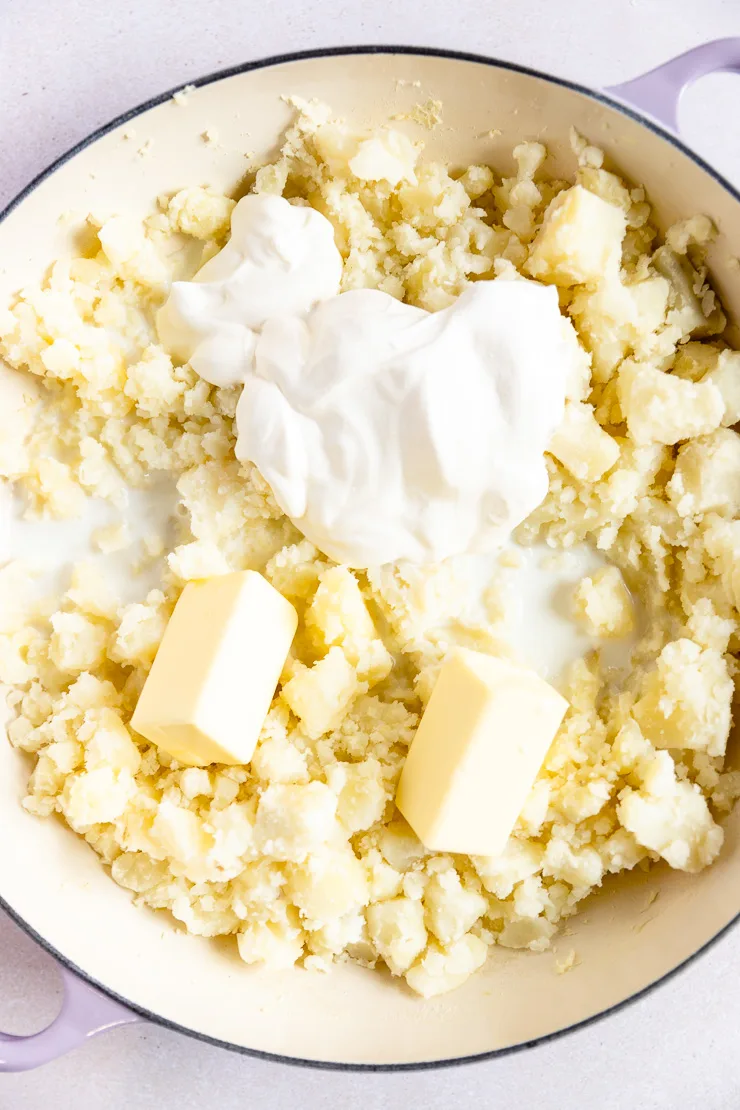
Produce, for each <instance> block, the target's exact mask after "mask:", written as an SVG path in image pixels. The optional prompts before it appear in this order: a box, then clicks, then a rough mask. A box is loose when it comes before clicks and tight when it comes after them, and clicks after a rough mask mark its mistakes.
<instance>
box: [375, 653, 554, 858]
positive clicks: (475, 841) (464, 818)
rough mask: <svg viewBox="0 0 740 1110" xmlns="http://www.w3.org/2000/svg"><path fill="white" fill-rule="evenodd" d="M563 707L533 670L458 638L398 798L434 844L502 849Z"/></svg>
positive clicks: (489, 852)
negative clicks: (472, 648) (461, 642)
mask: <svg viewBox="0 0 740 1110" xmlns="http://www.w3.org/2000/svg"><path fill="white" fill-rule="evenodd" d="M567 709H568V702H567V701H566V700H565V698H563V697H561V695H560V694H559V693H558V692H557V690H554V689H553V688H552V686H549V685H548V683H546V682H545V681H544V680H543V679H541V678H540V677H539V676H538V675H537V674H535V673H534V671H531V670H528V669H527V668H525V667H520V666H517V665H515V664H513V663H510V662H508V661H507V660H504V659H497V658H495V657H493V656H490V655H484V654H482V653H481V652H477V651H470V650H468V649H464V648H457V649H455V650H454V651H452V652H451V653H450V655H448V656H447V658H446V659H445V661H444V663H443V665H442V669H441V670H440V673H439V678H438V679H437V682H436V684H435V687H434V690H433V691H432V696H431V698H430V699H429V704H428V706H427V708H426V710H425V712H424V715H423V717H422V719H421V723H420V725H419V728H418V731H417V733H416V736H415V737H414V739H413V741H412V744H411V747H410V749H409V754H408V758H407V760H406V763H405V766H404V769H403V773H402V775H401V779H400V782H399V785H398V794H397V796H396V805H397V806H398V808H399V810H400V811H401V813H402V814H403V815H404V817H405V818H406V820H407V821H408V823H409V824H410V825H411V827H412V828H413V830H414V832H415V833H416V835H417V836H418V837H419V839H420V840H421V841H422V842H423V843H424V844H425V845H426V847H427V848H429V849H430V850H432V851H436V852H464V853H466V854H468V855H480V856H496V855H498V854H499V853H500V852H502V851H503V849H504V847H505V845H506V841H507V840H508V838H509V836H510V834H511V831H512V829H513V828H514V825H515V824H516V821H517V818H518V816H519V814H520V813H521V811H522V809H523V808H524V804H525V802H526V800H527V797H528V795H529V792H530V790H531V788H532V784H533V782H534V780H535V778H536V776H537V773H538V772H539V770H540V767H541V766H542V763H543V761H544V758H545V756H546V755H547V751H548V748H549V747H550V745H551V743H552V741H553V739H554V737H555V733H556V732H557V730H558V728H559V727H560V723H561V721H562V719H563V717H564V716H565V712H566V710H567Z"/></svg>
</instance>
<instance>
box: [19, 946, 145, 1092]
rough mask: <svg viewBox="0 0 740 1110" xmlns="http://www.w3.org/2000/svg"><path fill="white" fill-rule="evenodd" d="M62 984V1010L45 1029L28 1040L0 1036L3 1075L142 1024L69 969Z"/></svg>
mask: <svg viewBox="0 0 740 1110" xmlns="http://www.w3.org/2000/svg"><path fill="white" fill-rule="evenodd" d="M62 980H63V983H64V1000H63V1002H62V1008H61V1009H60V1011H59V1013H58V1014H57V1016H56V1017H55V1018H54V1020H53V1021H52V1022H51V1024H50V1025H48V1026H47V1027H46V1029H42V1030H41V1031H40V1032H39V1033H32V1034H31V1035H30V1036H26V1037H16V1036H13V1035H12V1034H10V1033H0V1072H15V1071H29V1070H30V1069H31V1068H38V1067H41V1065H42V1064H48V1063H49V1062H50V1061H51V1060H56V1059H57V1057H58V1056H63V1055H64V1054H65V1053H66V1052H70V1051H71V1050H72V1049H73V1048H77V1047H78V1045H81V1044H82V1043H83V1042H84V1041H86V1040H89V1038H90V1037H94V1036H96V1034H98V1033H103V1032H105V1030H106V1029H114V1028H115V1027H116V1026H117V1025H129V1024H131V1023H132V1022H135V1021H139V1020H141V1019H140V1018H139V1017H138V1016H137V1015H136V1014H134V1013H132V1012H131V1010H127V1009H126V1007H125V1006H123V1005H121V1003H120V1002H115V1001H114V1000H113V999H112V998H108V997H106V995H104V994H101V993H100V992H99V991H97V990H95V988H94V987H91V986H89V985H88V984H87V983H85V982H83V980H82V979H79V978H78V977H77V976H76V975H73V974H72V972H71V971H67V969H66V968H62Z"/></svg>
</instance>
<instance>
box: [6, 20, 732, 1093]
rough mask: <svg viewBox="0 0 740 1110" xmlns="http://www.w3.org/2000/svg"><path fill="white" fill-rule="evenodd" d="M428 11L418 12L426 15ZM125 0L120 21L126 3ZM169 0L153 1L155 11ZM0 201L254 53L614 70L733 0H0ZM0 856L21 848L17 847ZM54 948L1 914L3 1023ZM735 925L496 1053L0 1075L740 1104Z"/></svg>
mask: <svg viewBox="0 0 740 1110" xmlns="http://www.w3.org/2000/svg"><path fill="white" fill-rule="evenodd" d="M415 11H416V12H418V15H415V14H414V12H415ZM114 12H115V15H114V14H113V13H114ZM152 12H155V13H156V14H151V13H152ZM0 24H1V26H2V30H1V31H0V74H2V89H3V97H2V99H1V100H0V151H1V152H2V153H1V155H0V208H2V207H3V206H4V204H5V203H6V202H7V201H8V200H10V199H11V197H12V196H14V195H15V193H16V192H17V191H18V190H19V189H20V188H22V187H23V186H24V185H25V184H26V183H27V182H28V181H29V180H30V179H31V178H32V177H33V176H34V175H35V174H36V173H38V172H39V171H40V170H41V169H43V168H44V167H45V166H46V165H47V164H48V163H49V162H50V161H52V160H53V159H54V158H56V157H57V155H59V154H60V153H62V152H63V151H64V150H66V149H67V148H68V147H70V146H71V145H72V144H74V143H75V142H77V141H78V140H80V139H82V138H84V137H85V136H86V135H87V134H88V133H89V132H90V131H91V130H93V129H94V128H96V127H98V126H99V125H100V124H102V123H105V122H106V121H107V120H109V119H110V118H111V117H113V116H115V115H117V114H119V113H120V112H122V111H124V110H126V109H127V108H129V107H131V106H133V105H135V104H137V103H139V102H140V101H142V100H145V99H146V98H147V97H150V96H152V95H154V94H156V93H158V92H161V91H162V90H164V89H166V88H168V87H170V86H174V85H177V84H186V83H187V82H188V81H190V80H192V79H194V78H197V77H198V76H200V75H202V74H206V73H209V72H211V71H213V70H216V69H220V68H223V67H227V66H231V65H235V64H238V63H239V62H243V61H246V60H248V59H250V58H257V57H260V56H265V55H269V54H276V53H283V52H285V51H291V50H300V49H307V48H310V47H317V46H326V45H339V44H349V43H408V44H417V45H429V46H445V47H453V48H457V49H460V50H471V51H477V52H489V53H490V54H492V55H494V56H498V57H500V58H504V59H508V60H511V61H516V62H520V63H523V64H526V65H530V66H534V67H536V68H541V69H544V70H549V71H551V72H554V73H557V74H560V75H562V76H565V77H570V78H573V79H575V80H577V81H580V82H582V83H584V84H587V85H592V86H598V85H608V84H614V83H616V82H619V81H622V80H625V79H627V78H629V77H631V76H636V75H637V74H638V73H641V72H643V71H644V70H646V69H648V68H650V67H651V66H652V65H655V64H657V63H658V62H660V61H662V60H665V59H667V58H669V57H671V56H672V55H674V54H677V53H679V52H680V51H682V50H685V49H687V48H688V47H689V46H693V45H695V44H697V43H699V42H702V41H707V40H709V39H712V38H718V37H721V36H724V35H740V4H738V0H701V3H697V0H456V2H455V3H454V4H451V3H449V0H447V2H443V0H425V3H424V5H423V7H422V6H421V5H419V4H411V3H405V4H401V3H391V2H390V0H374V2H373V3H368V2H367V0H273V3H272V4H267V3H262V4H257V3H255V2H254V0H251V2H250V0H200V2H199V3H195V2H193V0H168V2H167V3H166V4H164V3H162V4H158V3H151V0H126V2H125V3H123V2H120V0H119V2H117V3H115V4H114V3H112V2H110V0H109V2H107V3H106V2H103V3H101V2H100V0H57V2H56V3H55V4H50V3H49V0H24V2H23V3H12V0H0ZM738 92H740V86H739V85H738V78H737V77H732V76H718V77H711V78H707V79H706V80H705V81H703V82H702V83H701V85H700V86H698V87H696V88H695V89H694V90H692V91H691V93H690V94H689V95H687V97H686V98H685V105H684V110H683V112H682V126H683V132H684V136H685V137H686V139H687V140H688V141H689V142H690V143H691V144H692V145H693V146H694V147H695V148H696V149H698V150H699V151H700V152H701V153H702V154H703V155H704V156H705V157H706V158H707V159H709V160H710V161H712V162H713V163H714V164H715V165H716V166H717V167H718V168H719V169H721V170H722V171H723V172H724V173H725V174H726V175H727V176H728V177H729V178H730V179H731V180H734V181H736V182H738V183H740V133H738V128H737V97H738ZM2 850H8V848H7V847H5V846H3V849H2ZM57 1000H58V984H57V977H56V972H55V970H54V967H53V965H52V964H51V961H50V960H49V959H48V958H47V957H46V955H45V954H44V953H42V952H40V951H39V949H37V948H36V947H35V946H34V944H33V943H32V942H31V941H30V940H29V939H28V938H27V937H25V936H24V935H23V934H22V933H21V932H20V931H19V930H18V929H17V928H16V927H15V926H14V925H13V924H12V923H11V922H10V921H8V920H6V919H4V918H2V916H1V915H0V1028H2V1029H4V1030H7V1031H12V1032H16V1033H25V1032H30V1031H31V1030H33V1029H36V1028H39V1027H41V1025H43V1024H44V1023H45V1021H48V1020H49V1019H50V1018H51V1017H52V1016H53V1014H54V1012H55V1005H56V1003H57ZM739 1029H740V929H736V930H735V931H734V933H731V934H730V936H728V937H726V938H725V939H724V940H723V941H721V942H720V943H719V944H718V945H716V946H715V947H714V948H713V949H712V951H711V952H710V953H709V954H708V955H706V956H705V957H704V958H702V959H700V960H699V961H698V962H696V963H694V964H693V965H692V966H691V967H690V968H689V969H687V970H686V971H685V972H683V973H681V974H679V975H678V976H677V977H676V978H674V979H673V980H672V981H671V982H670V983H668V984H666V985H664V986H663V987H661V988H659V989H658V990H657V991H655V992H653V993H652V994H651V995H650V996H649V997H648V998H646V999H644V1000H642V1001H640V1002H638V1003H637V1004H635V1005H634V1006H631V1007H629V1008H627V1009H625V1010H623V1011H622V1012H620V1013H618V1014H617V1015H615V1016H614V1017H612V1018H610V1019H608V1020H607V1021H605V1022H600V1023H597V1024H596V1025H594V1026H591V1027H590V1028H588V1029H585V1030H583V1031H581V1032H579V1033H576V1034H573V1035H571V1036H569V1037H566V1038H564V1039H561V1040H557V1041H555V1042H554V1043H551V1044H548V1045H545V1046H542V1047H540V1048H537V1049H534V1050H531V1051H529V1052H526V1053H523V1054H519V1055H515V1056H510V1057H507V1058H505V1059H502V1060H498V1061H493V1062H491V1063H488V1064H479V1065H474V1066H467V1067H464V1068H457V1069H452V1070H450V1071H444V1072H424V1073H417V1074H403V1075H358V1074H336V1073H328V1072H319V1071H306V1070H297V1069H293V1068H288V1067H283V1066H278V1065H275V1064H268V1063H264V1062H262V1061H255V1060H250V1059H245V1058H242V1057H239V1056H237V1055H234V1054H231V1053H228V1052H226V1051H223V1050H221V1049H217V1048H212V1047H210V1046H209V1045H205V1044H201V1043H199V1042H197V1041H193V1040H190V1039H186V1038H184V1037H181V1036H179V1035H177V1034H174V1033H170V1032H168V1031H166V1030H163V1029H160V1028H157V1027H155V1026H144V1025H142V1026H132V1027H129V1028H124V1029H120V1030H117V1031H114V1032H112V1033H109V1034H107V1035H104V1036H101V1037H99V1038H97V1039H96V1040H94V1041H92V1042H90V1043H89V1044H87V1045H86V1046H85V1047H84V1048H81V1049H78V1050H77V1051H76V1052H74V1053H72V1054H71V1055H70V1056H68V1057H66V1058H64V1059H62V1060H59V1061H57V1062H56V1063H53V1064H50V1065H48V1066H47V1067H45V1068H42V1069H41V1070H39V1071H37V1072H33V1073H27V1074H25V1075H16V1076H0V1110H45V1108H46V1107H47V1106H53V1107H54V1110H155V1108H156V1110H170V1108H173V1110H174V1108H177V1110H204V1108H205V1110H208V1108H211V1107H218V1110H232V1108H233V1110H236V1108H237V1107H239V1108H240V1110H241V1108H245V1107H249V1108H250V1110H256V1108H260V1110H263V1108H264V1110H273V1108H274V1110H277V1108H278V1107H281V1108H282V1107H285V1106H290V1105H291V1104H292V1103H293V1102H296V1101H298V1100H300V1103H301V1105H302V1106H303V1107H305V1110H325V1108H326V1110H329V1108H331V1110H334V1108H336V1107H348V1108H350V1110H355V1108H356V1110H375V1108H386V1107H389V1108H391V1107H401V1106H404V1107H407V1108H408V1110H420V1108H422V1107H423V1108H424V1110H438V1108H439V1110H442V1108H445V1110H457V1108H460V1110H463V1108H465V1110H467V1108H468V1107H469V1106H473V1105H475V1104H478V1105H481V1106H483V1107H486V1108H487V1107H507V1108H510V1110H530V1108H533V1107H537V1110H566V1108H568V1110H572V1108H574V1107H575V1108H584V1110H696V1108H699V1107H701V1110H737V1107H738V1106H740V1064H739V1063H738V1062H737V1060H738V1055H737V1052H738V1030H739Z"/></svg>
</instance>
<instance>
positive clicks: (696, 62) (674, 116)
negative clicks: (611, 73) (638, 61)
mask: <svg viewBox="0 0 740 1110" xmlns="http://www.w3.org/2000/svg"><path fill="white" fill-rule="evenodd" d="M728 71H729V72H733V73H740V38H729V39H715V41H714V42H705V43H704V45H703V46H696V47H694V49H693V50H687V51H686V53H685V54H679V55H678V57H677V58H672V59H671V61H669V62H664V64H663V65H660V66H658V67H657V68H656V69H651V70H650V71H649V72H648V73H644V74H643V75H642V76H641V77H635V78H633V79H632V80H631V81H625V82H624V84H622V85H612V86H611V88H608V89H605V90H604V92H606V93H608V94H609V95H610V96H613V97H616V98H617V99H618V100H623V101H625V102H626V103H627V104H630V105H631V106H632V107H633V108H637V109H638V110H639V111H640V112H646V113H647V114H648V115H650V116H652V117H653V118H654V119H656V120H658V121H659V122H660V123H662V124H665V126H666V127H668V128H670V130H671V131H675V132H678V105H679V103H680V100H681V95H682V94H683V92H684V91H685V90H686V89H687V88H688V87H689V85H692V84H693V83H694V81H697V80H698V79H699V78H700V77H705V76H706V75H707V74H708V73H723V72H728Z"/></svg>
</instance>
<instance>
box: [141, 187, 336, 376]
mask: <svg viewBox="0 0 740 1110" xmlns="http://www.w3.org/2000/svg"><path fill="white" fill-rule="evenodd" d="M341 277H342V256H341V254H340V253H339V251H338V250H337V247H336V244H335V242H334V229H333V227H332V225H331V224H330V223H329V221H328V220H327V219H326V217H325V216H322V215H321V213H320V212H317V211H316V210H315V209H314V208H309V207H307V206H304V205H296V204H290V203H289V201H287V200H285V199H284V198H283V197H277V196H272V195H269V194H262V193H251V194H250V195H249V196H246V197H242V199H241V200H240V201H239V203H238V204H237V205H236V206H235V208H234V211H233V212H232V214H231V238H230V239H229V241H228V243H227V244H226V246H225V247H224V248H223V249H222V250H220V251H219V253H218V254H216V255H214V257H213V258H211V259H209V260H208V262H206V264H205V265H204V266H202V267H201V268H200V270H199V271H198V272H197V274H196V275H195V277H194V278H193V280H192V281H176V282H174V283H173V285H172V289H171V291H170V295H169V297H168V298H167V301H166V302H165V304H164V305H163V307H162V308H161V309H160V310H159V312H158V313H157V331H158V333H159V338H160V340H161V341H162V343H163V344H164V346H165V347H167V349H168V350H169V351H171V352H172V354H174V355H175V356H176V357H177V358H179V359H181V360H182V361H183V362H185V361H189V362H190V365H191V366H192V367H193V369H194V370H195V372H196V373H197V374H199V375H200V376H201V377H202V378H205V380H206V381H208V382H211V384H212V385H217V386H222V387H223V386H230V385H237V384H238V383H239V382H241V381H243V380H244V377H245V375H246V373H247V371H248V369H249V368H250V366H251V365H252V358H253V355H254V347H255V343H256V340H257V335H258V334H259V331H260V329H261V328H262V325H263V324H264V322H265V320H269V319H271V318H273V317H275V316H283V315H293V314H298V315H300V314H302V313H305V312H307V311H308V310H309V309H310V308H311V307H312V306H313V305H315V304H316V303H317V302H318V301H323V300H326V298H327V297H333V296H335V294H337V293H338V292H339V283H340V281H341Z"/></svg>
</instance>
